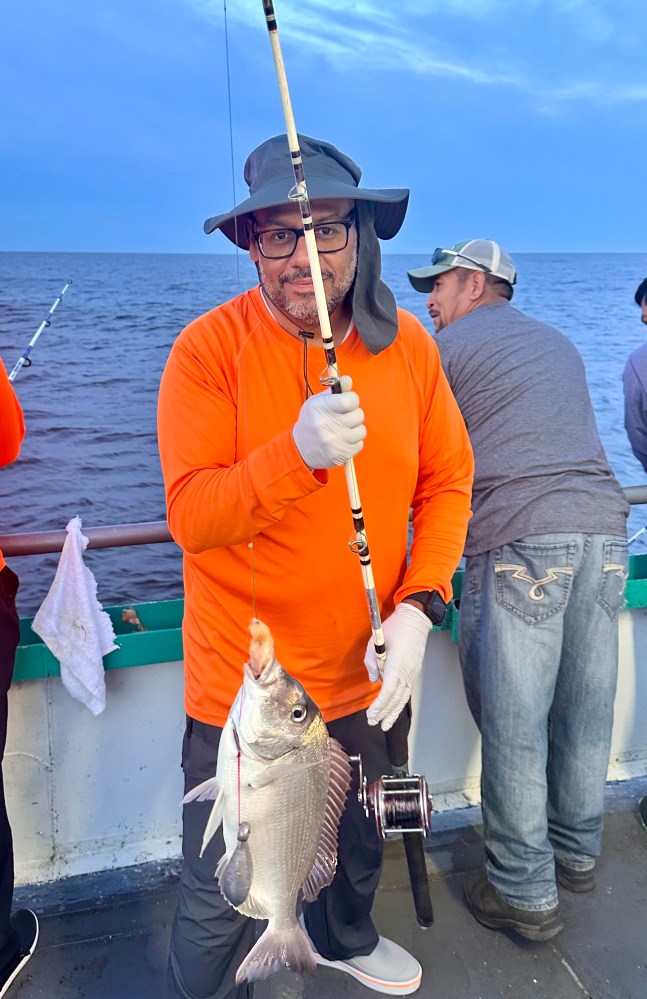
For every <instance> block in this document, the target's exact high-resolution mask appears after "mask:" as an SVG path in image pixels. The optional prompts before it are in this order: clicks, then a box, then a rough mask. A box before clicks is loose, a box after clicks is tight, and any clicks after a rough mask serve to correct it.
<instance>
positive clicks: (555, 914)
mask: <svg viewBox="0 0 647 999" xmlns="http://www.w3.org/2000/svg"><path fill="white" fill-rule="evenodd" d="M463 894H464V895H465V901H466V902H467V906H468V908H469V910H470V912H471V913H472V915H473V916H474V917H475V918H476V919H478V921H479V923H481V925H482V926H487V928H488V929H489V930H512V932H513V933H518V934H519V936H520V937H524V939H526V940H538V941H543V940H550V939H551V937H554V936H557V934H558V933H559V932H560V930H562V929H563V928H564V924H563V923H562V921H561V919H560V918H559V906H558V905H554V906H553V907H552V908H551V909H519V908H517V906H516V905H511V904H510V903H509V902H506V900H505V899H504V898H503V896H502V895H500V894H499V892H498V891H497V890H496V888H495V887H494V885H492V884H490V882H489V881H488V879H487V877H486V876H485V875H484V874H476V875H472V876H471V877H469V878H467V880H466V881H465V883H464V884H463Z"/></svg>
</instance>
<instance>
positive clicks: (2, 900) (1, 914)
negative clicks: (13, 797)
mask: <svg viewBox="0 0 647 999" xmlns="http://www.w3.org/2000/svg"><path fill="white" fill-rule="evenodd" d="M17 591H18V577H17V576H16V574H15V572H12V571H11V569H10V568H9V566H8V565H6V566H5V567H4V568H3V570H2V572H0V982H1V981H2V980H3V979H4V972H5V971H6V969H7V968H9V967H10V966H11V965H13V964H15V961H16V958H17V956H18V954H19V952H20V944H19V941H18V936H17V934H16V932H15V930H14V929H13V927H12V926H11V924H10V922H9V917H10V915H11V904H12V901H13V840H12V838H11V826H10V825H9V819H8V817H7V806H6V803H5V797H4V780H3V775H2V766H1V763H2V759H3V757H4V749H5V743H6V741H7V701H8V699H7V693H8V691H9V687H10V685H11V678H12V676H13V667H14V662H15V659H16V648H17V646H18V640H19V637H20V625H19V623H18V615H17V613H16V593H17Z"/></svg>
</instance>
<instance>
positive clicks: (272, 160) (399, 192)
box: [204, 135, 409, 250]
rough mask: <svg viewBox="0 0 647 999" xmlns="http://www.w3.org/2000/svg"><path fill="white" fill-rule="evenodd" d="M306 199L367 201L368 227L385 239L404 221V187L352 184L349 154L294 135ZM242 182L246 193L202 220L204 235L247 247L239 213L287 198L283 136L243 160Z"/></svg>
mask: <svg viewBox="0 0 647 999" xmlns="http://www.w3.org/2000/svg"><path fill="white" fill-rule="evenodd" d="M298 138H299V148H300V149H301V157H302V160H303V172H304V174H305V179H306V186H307V188H308V197H309V198H310V201H316V200H317V199H318V198H320V199H321V198H352V199H353V200H354V201H369V202H371V204H372V205H373V225H374V227H375V234H376V235H377V236H378V237H379V239H391V238H392V237H393V236H395V234H396V233H397V232H398V230H399V229H400V226H401V225H402V223H403V221H404V216H405V214H406V211H407V204H408V201H409V191H408V190H407V189H406V188H383V189H380V188H373V189H372V188H368V187H358V184H359V181H360V178H361V176H362V171H361V170H360V168H359V167H358V166H357V163H355V162H353V160H351V158H350V157H349V156H346V155H345V154H344V153H342V152H340V151H339V149H336V148H335V146H333V145H332V144H331V143H330V142H323V141H322V140H321V139H311V138H310V136H309V135H299V137H298ZM244 175H245V181H246V183H247V186H248V187H249V197H248V198H246V199H245V200H244V201H241V203H240V204H239V205H236V207H235V208H231V209H230V210H229V211H228V212H224V213H223V214H222V215H213V216H212V217H211V218H208V219H207V220H206V222H205V223H204V231H205V232H207V233H209V232H213V231H214V230H215V229H220V230H221V231H222V232H223V233H224V234H225V236H226V237H227V239H230V240H231V242H232V243H235V244H236V245H237V246H240V247H241V249H243V250H248V249H249V233H248V228H247V226H246V225H245V216H246V215H249V214H250V213H251V212H255V211H258V210H259V209H261V208H275V207H276V206H277V205H284V204H288V203H289V202H290V196H289V195H290V191H291V190H292V188H293V187H294V168H293V166H292V157H291V155H290V147H289V145H288V140H287V136H286V135H275V136H273V138H271V139H268V140H267V141H266V142H263V143H262V144H261V145H260V146H258V148H256V149H254V150H253V151H252V152H251V153H250V154H249V156H248V157H247V161H246V163H245V170H244Z"/></svg>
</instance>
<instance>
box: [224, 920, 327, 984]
mask: <svg viewBox="0 0 647 999" xmlns="http://www.w3.org/2000/svg"><path fill="white" fill-rule="evenodd" d="M281 968H289V969H290V970H291V971H299V972H302V973H303V972H305V971H307V972H308V973H309V974H311V975H313V974H314V972H315V971H316V968H317V965H316V962H315V959H314V954H313V952H312V947H311V946H310V941H309V940H308V938H307V936H306V934H305V933H304V932H303V929H302V928H301V926H300V925H299V923H298V922H297V921H296V919H295V921H294V922H293V923H290V925H289V926H288V927H286V928H284V929H277V928H276V927H275V926H272V921H271V920H270V923H269V925H268V927H267V929H266V930H265V932H264V933H263V935H262V936H261V938H260V939H259V940H258V941H257V942H256V944H255V945H254V946H253V947H252V949H251V950H250V952H249V954H248V955H247V957H246V958H245V960H244V961H243V963H242V964H241V966H240V968H239V969H238V971H237V972H236V984H238V985H240V983H241V982H243V981H248V982H255V981H260V980H261V979H263V978H269V977H270V975H275V974H276V972H277V971H280V970H281Z"/></svg>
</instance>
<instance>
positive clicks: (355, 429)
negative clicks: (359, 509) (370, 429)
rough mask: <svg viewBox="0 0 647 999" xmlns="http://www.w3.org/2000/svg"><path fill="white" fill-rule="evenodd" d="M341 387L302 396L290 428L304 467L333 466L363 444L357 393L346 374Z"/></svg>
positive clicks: (347, 457) (340, 462)
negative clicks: (303, 397) (296, 417)
mask: <svg viewBox="0 0 647 999" xmlns="http://www.w3.org/2000/svg"><path fill="white" fill-rule="evenodd" d="M340 382H341V386H342V391H341V392H339V393H332V392H331V391H330V389H326V391H325V392H319V393H318V394H317V395H311V396H310V398H309V399H306V401H305V402H304V404H303V406H302V407H301V412H300V413H299V419H298V420H297V422H296V423H295V424H294V426H293V428H292V436H293V438H294V443H295V444H296V446H297V450H298V452H299V454H300V455H301V457H302V458H303V460H304V462H305V464H306V465H307V466H308V468H313V469H314V468H334V467H335V465H343V464H344V462H346V461H348V460H349V458H354V457H355V455H356V454H358V453H359V452H360V451H361V450H362V448H363V447H364V438H365V437H366V427H365V426H364V412H363V410H362V409H360V405H359V397H358V395H357V393H356V392H352V391H351V386H352V381H351V379H350V377H349V376H348V375H343V376H342V377H341V378H340Z"/></svg>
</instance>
